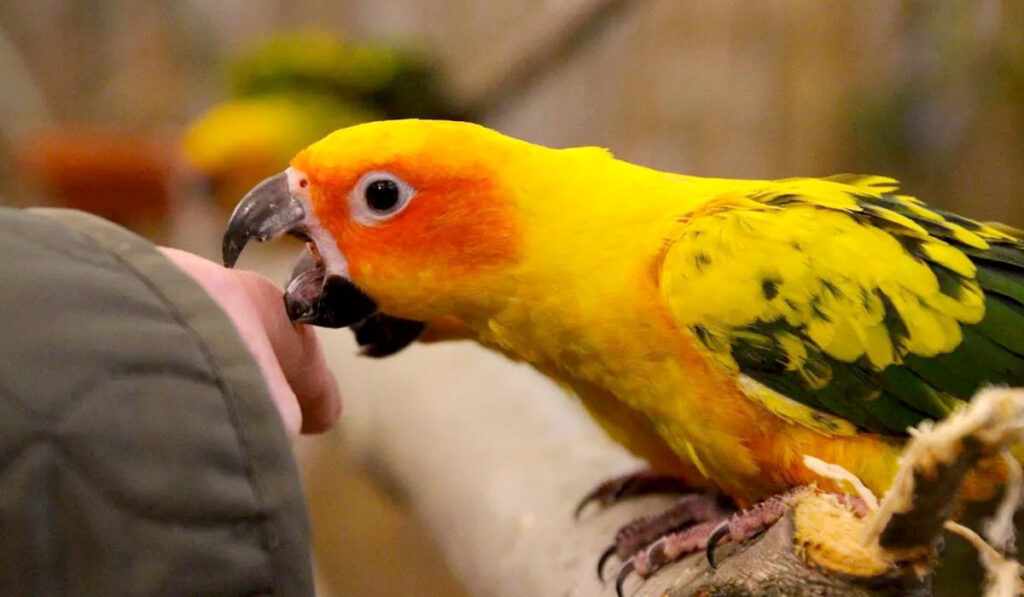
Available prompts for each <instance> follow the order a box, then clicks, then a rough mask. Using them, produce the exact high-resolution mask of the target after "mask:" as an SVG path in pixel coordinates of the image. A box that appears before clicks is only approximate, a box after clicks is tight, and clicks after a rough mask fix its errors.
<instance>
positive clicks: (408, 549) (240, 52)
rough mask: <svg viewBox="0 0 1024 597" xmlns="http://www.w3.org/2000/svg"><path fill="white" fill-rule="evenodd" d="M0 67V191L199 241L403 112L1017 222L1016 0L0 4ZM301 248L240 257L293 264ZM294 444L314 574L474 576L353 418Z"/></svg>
mask: <svg viewBox="0 0 1024 597" xmlns="http://www.w3.org/2000/svg"><path fill="white" fill-rule="evenodd" d="M0 80H2V81H3V83H2V84H0V201H2V202H3V203H6V204H12V205H40V204H46V205H65V206H72V207H77V208H80V209H87V210H89V211H93V212H95V213H98V214H100V215H103V216H105V217H108V218H110V219H113V220H115V221H117V222H120V223H122V224H125V225H127V226H129V227H131V228H133V229H135V230H137V231H139V232H140V233H142V234H145V235H147V236H149V237H150V238H152V239H154V240H155V241H157V242H161V243H165V244H172V245H175V246H180V247H183V248H187V249H190V250H193V251H195V252H198V253H201V254H204V255H206V256H209V257H216V255H217V251H218V246H219V238H220V233H221V229H222V226H223V223H224V222H225V221H226V218H227V215H228V213H229V211H230V208H231V207H232V206H233V205H234V203H235V202H236V201H237V200H238V199H239V198H240V197H241V195H242V194H243V193H244V192H245V191H246V190H247V189H248V188H249V187H251V186H252V185H253V184H254V183H255V182H257V181H259V180H260V179H262V178H264V177H265V176H268V175H270V174H273V173H275V172H277V171H280V170H281V169H283V168H284V167H285V165H286V163H287V160H288V158H289V157H290V156H291V155H292V154H294V153H295V151H297V150H298V149H299V148H301V147H303V146H305V145H306V144H308V143H309V142H311V141H313V140H315V139H317V138H319V137H320V136H322V135H323V134H325V133H326V132H329V131H330V130H333V129H335V128H339V127H342V126H346V125H349V124H353V123H356V122H360V121H365V120H372V119H380V118H400V117H411V116H419V117H434V118H457V119H467V120H476V121H479V122H482V123H484V124H487V125H488V126H491V127H493V128H496V129H498V130H501V131H502V132H505V133H507V134H511V135H514V136H518V137H521V138H524V139H527V140H530V141H534V142H538V143H542V144H547V145H552V146H571V145H581V144H586V145H600V146H604V147H608V148H610V149H612V150H613V151H614V153H615V154H616V155H617V156H618V157H621V158H623V159H626V160H629V161H633V162H639V163H642V164H645V165H649V166H653V167H656V168H660V169H666V170H673V171H678V172H685V173H689V174H697V175H707V176H723V177H756V178H770V177H788V176H797V175H805V176H819V175H828V174H833V173H837V172H873V173H879V174H886V175H890V176H894V177H896V178H899V179H900V180H902V181H903V183H904V189H905V190H906V191H907V192H908V193H911V194H914V195H917V196H919V197H921V198H922V199H924V200H925V201H927V202H929V203H932V204H935V205H938V206H942V207H944V208H947V209H952V210H955V211H959V212H961V213H963V214H964V215H968V216H972V217H975V218H979V219H985V220H1000V221H1003V222H1005V223H1007V224H1010V225H1014V226H1017V227H1020V226H1022V225H1024V3H1021V2H1016V1H1012V0H1005V1H1002V0H978V1H976V2H970V3H967V2H964V3H952V2H938V1H924V0H917V1H910V0H907V1H902V2H897V1H891V0H843V1H834V2H828V3H825V2H819V1H817V0H771V1H762V2H749V1H747V0H716V1H714V2H706V1H705V2H699V1H696V0H645V1H640V0H523V1H521V2H503V1H501V0H490V1H482V0H476V1H472V0H444V1H437V0H401V1H400V0H288V1H285V0H150V1H149V2H137V1H130V0H7V1H5V2H2V3H0ZM292 248H294V247H292ZM293 254H294V253H288V252H287V251H286V250H283V249H280V248H278V249H272V248H261V249H260V250H259V251H257V252H256V253H255V256H254V257H252V258H250V261H248V262H247V263H245V264H244V265H246V266H248V267H253V268H255V269H260V270H262V271H265V272H268V273H271V275H277V276H278V277H279V279H283V276H284V274H283V272H284V271H285V269H286V268H287V265H288V262H289V261H290V259H291V255H293ZM247 258H248V256H247ZM345 336H347V334H346V335H345ZM330 338H331V340H329V342H336V343H338V347H336V348H334V350H338V351H343V352H347V353H351V352H353V350H352V347H351V345H350V344H348V343H347V342H348V339H347V337H345V338H344V339H342V335H341V333H336V334H335V335H333V336H331V337H330ZM341 375H342V386H343V388H345V387H346V380H345V377H344V376H345V373H342V374H341ZM350 391H351V390H350ZM343 419H344V418H343ZM300 460H301V465H302V468H303V472H304V475H305V478H306V484H307V485H306V487H307V494H308V500H309V503H310V508H311V511H312V517H313V529H314V534H315V543H316V550H317V558H318V577H319V579H318V580H319V583H320V585H319V586H320V590H321V592H322V594H324V595H370V594H375V595H391V594H404V593H407V592H414V593H416V594H431V595H432V594H445V595H459V594H460V589H459V588H458V584H457V582H456V581H455V580H454V579H453V577H452V575H451V574H450V573H449V572H448V567H447V566H446V564H445V562H444V559H443V557H442V556H441V555H440V554H439V552H438V551H437V550H436V549H435V548H433V547H432V544H431V539H430V537H429V536H428V534H427V533H425V532H424V530H423V528H421V526H420V524H419V523H417V522H416V521H415V519H414V518H413V517H411V516H410V515H409V514H408V512H407V511H406V508H404V507H403V505H402V503H401V500H400V499H396V498H395V496H394V495H393V494H392V493H389V492H388V491H387V489H384V488H382V485H381V483H379V482H377V481H371V480H370V479H371V477H369V476H367V475H366V474H365V472H364V469H365V468H366V467H365V463H361V464H359V465H357V464H356V463H355V461H354V459H353V458H352V457H351V455H350V453H349V452H348V451H347V450H346V425H345V424H344V422H343V423H342V425H341V427H340V428H339V429H338V430H337V431H336V432H332V433H331V434H328V435H327V436H324V437H320V438H316V439H311V440H306V441H304V442H303V443H302V445H301V446H300ZM378 481H379V480H378ZM382 553H387V554H388V557H386V558H381V557H380V554H382ZM381 560H383V561H381ZM396 566H400V567H401V573H395V567H396Z"/></svg>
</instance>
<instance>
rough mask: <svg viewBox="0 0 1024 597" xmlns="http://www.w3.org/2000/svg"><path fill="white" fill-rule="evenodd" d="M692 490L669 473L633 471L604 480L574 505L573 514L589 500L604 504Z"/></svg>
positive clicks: (578, 514)
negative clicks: (654, 494) (619, 476)
mask: <svg viewBox="0 0 1024 597" xmlns="http://www.w3.org/2000/svg"><path fill="white" fill-rule="evenodd" d="M691 491H693V488H692V487H690V486H689V485H687V484H686V483H685V482H684V481H683V480H682V479H679V478H677V477H673V476H671V475H660V474H656V473H645V472H641V473H634V474H631V475H625V476H623V477H621V478H618V479H612V480H610V481H606V482H604V483H602V484H600V485H598V486H597V487H595V488H594V489H593V490H591V491H590V493H588V494H587V495H585V496H583V499H581V500H580V502H579V503H578V504H577V505H576V510H575V512H574V514H573V516H574V517H575V518H576V519H577V520H578V519H579V517H580V514H582V513H583V509H584V508H586V507H587V506H588V505H589V504H590V503H591V502H599V503H601V504H604V505H610V504H614V503H616V502H619V501H622V500H623V499H624V498H627V497H633V496H640V495H649V494H652V493H674V494H683V493H689V492H691Z"/></svg>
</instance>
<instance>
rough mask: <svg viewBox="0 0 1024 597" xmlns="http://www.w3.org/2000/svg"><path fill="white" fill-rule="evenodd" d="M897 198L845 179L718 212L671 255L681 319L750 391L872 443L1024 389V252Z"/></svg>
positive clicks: (737, 202)
mask: <svg viewBox="0 0 1024 597" xmlns="http://www.w3.org/2000/svg"><path fill="white" fill-rule="evenodd" d="M895 188H896V185H895V182H894V181H892V180H890V179H884V178H878V177H857V176H852V175H842V176H838V177H833V178H831V179H790V180H782V181H774V182H766V183H764V185H763V186H762V187H759V188H756V189H754V190H753V191H751V192H743V193H741V194H737V195H731V196H722V197H719V198H718V199H716V200H714V201H711V202H709V203H708V204H706V205H705V206H704V207H702V208H701V209H700V210H698V211H697V212H694V213H692V214H690V215H689V216H688V217H687V218H686V219H685V221H684V222H683V223H682V226H681V227H680V229H679V232H678V234H677V235H676V237H675V238H673V239H670V243H669V245H668V248H667V249H666V252H665V255H664V261H663V264H662V270H661V273H660V286H661V292H662V296H663V298H664V300H665V301H666V304H667V306H668V309H669V311H670V313H671V314H672V316H673V317H674V319H675V320H676V322H677V324H678V325H679V326H680V327H681V328H683V329H686V330H688V331H689V332H690V333H692V334H693V336H694V338H695V339H696V341H697V343H698V345H699V346H701V347H703V349H706V350H707V351H708V352H709V355H710V356H711V357H712V358H714V359H716V360H717V361H718V362H720V363H721V364H722V365H723V366H725V367H729V368H731V369H732V370H734V371H737V372H738V373H739V374H742V377H741V379H742V380H745V381H746V382H749V381H750V380H754V381H756V382H757V383H756V384H754V385H755V386H766V387H767V388H769V389H770V390H774V392H776V393H779V394H782V395H783V396H785V397H788V398H790V399H792V400H796V401H798V402H800V403H802V404H803V405H806V406H809V407H811V408H813V409H817V411H810V412H812V413H814V412H821V411H823V412H824V413H830V414H831V415H835V416H838V417H841V418H842V419H845V420H847V421H849V422H851V423H853V424H854V425H856V426H857V427H858V428H860V429H863V430H869V431H874V432H879V433H884V434H890V435H892V434H904V433H905V432H906V429H907V427H908V426H910V425H915V424H917V423H919V422H920V421H921V420H923V419H926V418H941V417H943V416H945V415H946V414H948V413H949V412H950V411H951V409H952V408H953V407H954V406H955V405H956V403H957V402H958V401H959V400H960V399H966V398H969V397H970V396H971V395H973V393H974V392H975V390H977V389H978V387H979V386H980V385H982V384H984V383H996V384H1022V383H1024V244H1022V243H1021V241H1019V240H1018V239H1016V238H1014V237H1012V236H1010V235H1008V234H1005V233H1003V232H1001V231H999V230H997V229H995V228H993V227H990V226H986V225H982V224H979V223H977V222H973V221H970V220H967V219H965V218H962V217H960V216H957V215H955V214H950V213H946V212H942V211H939V210H935V209H931V208H928V207H926V206H925V205H924V204H922V203H921V202H919V201H917V200H916V199H913V198H911V197H906V196H900V195H895V194H893V192H894V191H895ZM748 385H749V383H748ZM780 414H781V413H780Z"/></svg>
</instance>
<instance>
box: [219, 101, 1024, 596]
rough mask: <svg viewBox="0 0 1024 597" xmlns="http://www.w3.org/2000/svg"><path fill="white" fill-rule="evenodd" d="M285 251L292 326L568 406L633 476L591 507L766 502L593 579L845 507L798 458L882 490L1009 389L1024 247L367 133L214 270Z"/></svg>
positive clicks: (935, 221)
mask: <svg viewBox="0 0 1024 597" xmlns="http://www.w3.org/2000/svg"><path fill="white" fill-rule="evenodd" d="M285 233H290V234H292V235H295V236H298V237H300V238H302V239H304V240H306V241H308V242H309V247H310V252H309V255H308V256H307V258H306V259H305V260H304V261H303V262H302V263H301V264H300V265H299V267H297V269H296V272H295V274H294V277H293V279H292V281H291V283H290V284H289V285H288V288H287V290H286V306H287V309H288V311H289V314H290V316H291V317H292V318H293V319H294V320H296V321H303V322H308V323H313V324H318V325H325V326H331V327H342V326H350V325H351V326H353V327H354V329H355V331H356V334H357V340H358V341H359V343H360V344H361V345H363V346H364V348H365V350H366V351H367V352H368V353H369V354H371V355H375V356H381V355H386V354H390V353H392V352H394V351H396V350H399V349H401V348H402V347H404V346H405V345H407V344H408V343H409V342H412V341H413V340H414V339H416V338H417V337H419V336H421V335H422V336H424V337H429V338H430V339H443V338H472V339H474V340H476V341H478V342H479V343H481V344H483V345H484V346H487V347H490V348H493V349H495V350H498V351H501V352H502V353H504V354H506V355H508V356H510V357H512V358H514V359H520V360H523V361H526V362H528V363H530V364H531V365H533V366H534V367H536V368H537V369H538V370H540V371H542V372H543V373H545V374H547V375H549V376H551V377H553V378H555V379H557V380H559V381H560V382H562V383H563V384H564V385H567V386H569V387H571V388H572V390H573V391H574V392H575V393H576V394H577V395H578V396H579V398H580V400H581V401H582V403H583V405H584V406H585V407H586V408H587V409H588V411H589V412H590V414H591V415H593V417H594V418H595V419H596V420H597V422H598V423H599V424H600V425H601V426H602V427H603V428H604V429H605V430H606V431H607V432H608V434H609V435H610V436H611V437H612V438H614V439H615V440H617V441H618V442H620V443H621V444H622V445H623V446H625V447H626V448H628V449H629V450H631V451H632V452H633V453H635V454H637V455H638V456H640V457H642V458H645V459H646V460H647V462H649V463H650V467H651V471H650V472H647V473H640V474H637V475H634V476H628V477H624V478H622V479H619V480H616V481H613V482H611V483H609V484H606V485H604V486H602V487H601V488H599V489H598V490H596V491H595V493H593V494H592V495H591V496H589V497H590V498H593V499H597V500H598V501H602V502H606V503H607V502H610V501H614V500H616V499H618V498H620V497H622V496H623V495H628V494H630V493H643V492H644V491H654V490H657V489H664V488H665V479H666V478H673V479H679V480H681V483H682V484H683V485H685V486H686V487H690V488H692V489H699V490H713V491H719V492H722V493H724V494H725V495H727V496H729V497H730V498H732V499H733V500H734V501H735V503H736V504H738V505H739V506H741V507H750V506H752V505H754V504H757V503H758V502H761V501H763V500H767V501H765V502H763V503H762V504H760V505H758V506H757V507H754V508H751V509H749V510H748V511H747V512H748V513H749V515H748V516H747V518H746V519H744V518H743V517H741V516H736V515H732V516H730V512H729V509H728V508H726V507H722V506H721V504H720V502H713V501H710V500H711V498H708V499H706V500H696V501H694V500H691V501H690V502H689V505H687V506H686V507H681V508H679V509H677V512H676V514H674V515H673V516H670V517H669V519H671V522H672V524H670V525H664V524H663V525H661V527H659V528H643V526H644V525H643V524H642V523H640V524H639V526H637V525H634V527H633V528H632V533H625V534H621V533H620V535H632V536H633V538H632V539H630V537H625V538H623V537H620V538H619V539H618V540H617V542H616V544H615V545H613V547H612V549H610V551H609V552H606V554H605V557H603V558H602V563H603V560H604V559H605V558H606V557H607V556H608V555H609V554H610V553H616V554H618V555H619V557H621V558H623V559H629V558H633V559H632V560H630V561H631V562H633V564H632V565H631V567H630V568H629V569H630V570H635V571H637V572H639V573H640V574H641V575H647V574H650V573H651V572H653V570H654V569H656V568H657V567H658V566H660V565H663V564H664V563H665V562H667V561H671V560H673V559H678V557H680V556H681V555H683V554H685V553H686V552H687V551H694V550H699V549H702V548H705V547H707V546H709V545H710V546H712V547H713V545H714V543H715V542H716V541H718V540H721V539H723V538H724V539H725V540H729V539H732V540H739V539H742V538H744V537H746V536H749V535H750V534H751V533H753V532H755V530H756V529H757V528H758V527H763V525H764V524H769V523H771V522H772V521H773V520H775V519H777V518H778V517H779V516H781V513H782V512H784V511H785V508H786V504H787V502H786V500H785V499H783V498H773V496H778V495H782V496H785V495H786V492H788V491H789V490H791V489H793V488H797V487H800V486H803V485H806V484H809V483H812V482H816V483H818V484H819V486H824V487H825V488H827V489H829V490H832V491H837V492H838V491H841V490H842V489H841V487H838V486H830V485H828V482H827V481H823V480H822V479H821V478H820V477H818V476H817V475H816V474H815V473H814V472H812V471H811V470H809V469H808V468H806V467H805V466H804V464H803V457H804V456H805V455H810V456H814V457H817V458H819V459H821V460H824V461H826V462H830V463H835V464H838V465H840V466H842V467H844V468H845V469H847V470H849V471H851V472H852V473H853V474H855V475H856V476H857V477H859V478H860V479H861V480H863V481H864V483H865V484H867V486H868V487H869V488H871V489H872V490H873V491H875V492H876V493H877V494H881V493H884V491H885V490H886V489H887V487H888V486H889V484H890V482H891V481H892V478H893V475H894V472H895V471H896V467H897V458H898V456H899V454H900V450H901V446H902V445H903V444H904V443H905V441H906V439H907V437H908V435H907V428H908V427H910V426H912V425H916V424H918V423H920V422H921V421H923V420H926V419H941V418H943V417H945V416H946V415H948V414H949V413H950V412H952V411H953V410H954V409H956V408H957V407H958V406H959V405H961V404H962V403H964V401H966V400H967V399H969V398H970V397H971V396H972V395H973V394H974V392H975V391H976V390H977V389H978V388H979V387H980V386H982V385H983V384H1011V385H1014V384H1024V242H1022V241H1021V240H1020V239H1019V238H1018V237H1016V236H1015V235H1014V234H1013V231H1012V229H1007V228H997V227H995V226H989V225H984V224H981V223H978V222H975V221H972V220H969V219H967V218H964V217H961V216H958V215H955V214H952V213H948V212H944V211H942V210H939V209H935V208H931V207H928V206H926V205H925V204H924V203H922V202H921V201H919V200H917V199H915V198H913V197H909V196H906V195H901V194H898V193H897V183H896V182H895V181H894V180H892V179H889V178H883V177H879V176H856V175H839V176H833V177H829V178H821V179H817V178H792V179H785V180H729V179H711V178H699V177H694V176H684V175H680V174H673V173H666V172H660V171H657V170H652V169H649V168H644V167H641V166H637V165H634V164H630V163H627V162H624V161H620V160H617V159H614V158H613V157H612V156H611V155H610V154H609V153H608V152H607V151H606V150H603V149H599V148H593V147H582V148H572V149H550V148H547V147H542V146H538V145H534V144H530V143H527V142H525V141H521V140H517V139H513V138H510V137H507V136H504V135H501V134H499V133H497V132H494V131H491V130H489V129H486V128H484V127H481V126H477V125H473V124H468V123H461V122H447V121H421V120H401V121H384V122H375V123H369V124H362V125H358V126H354V127H351V128H346V129H342V130H339V131H336V132H334V133H333V134H331V135H329V136H327V137H326V138H324V139H323V140H321V141H318V142H317V143H314V144H313V145H311V146H310V147H308V148H306V149H305V150H303V151H301V152H300V153H299V154H298V155H297V156H296V157H295V158H294V159H293V160H292V161H291V167H290V168H288V169H287V170H286V171H285V172H283V173H281V174H279V175H277V176H274V177H272V178H269V179H267V180H266V181H264V182H263V183H261V184H260V185H259V186H257V187H256V188H255V189H253V190H252V191H251V192H250V193H249V194H248V195H247V196H246V197H245V198H244V199H243V200H242V202H241V203H240V204H239V206H238V207H237V208H236V211H235V213H234V215H233V216H232V219H231V221H230V223H229V226H228V229H227V231H226V233H225V238H224V261H225V263H226V264H227V265H229V266H230V265H233V264H234V263H235V261H236V259H237V258H238V255H239V254H240V252H241V251H242V248H243V247H244V245H245V244H246V242H247V241H248V240H249V239H252V238H255V239H257V240H260V241H264V240H269V239H271V238H274V237H276V236H279V235H282V234H285ZM1004 475H1005V469H1004V468H1002V467H1001V466H1000V465H999V463H994V462H993V463H991V465H988V466H981V467H980V468H979V470H977V471H974V473H973V474H971V475H969V476H968V478H967V481H966V482H965V485H964V488H963V490H962V494H963V496H964V497H967V498H973V499H984V498H988V497H990V496H992V494H993V492H994V490H995V489H996V488H997V487H998V486H999V484H1000V483H1001V482H1002V480H1003V477H1004ZM773 500H774V501H773ZM680 522H683V523H686V524H684V525H681V524H680ZM687 525H688V526H689V528H685V529H684V530H683V531H678V527H679V526H684V527H685V526H687ZM648 526H649V525H648ZM666 527H669V528H666ZM672 527H674V528H676V529H677V532H674V533H668V534H667V535H666V532H667V531H669V530H670V528H672ZM662 535H664V536H662ZM638 537H639V538H638ZM659 537H660V538H659ZM620 584H621V577H620Z"/></svg>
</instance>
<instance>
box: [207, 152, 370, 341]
mask: <svg viewBox="0 0 1024 597" xmlns="http://www.w3.org/2000/svg"><path fill="white" fill-rule="evenodd" d="M284 234H291V235H292V236H297V237H299V238H300V239H302V240H305V241H306V242H308V243H310V244H311V245H314V244H315V243H314V242H313V239H312V238H311V236H315V235H311V234H310V229H309V226H308V218H307V214H306V207H305V204H304V203H303V202H302V201H301V200H300V199H298V198H296V197H295V195H294V194H293V193H292V190H291V187H290V185H289V181H288V171H285V172H282V173H280V174H275V175H274V176H271V177H270V178H268V179H266V180H264V181H263V182H261V183H259V184H258V185H256V186H255V187H254V188H253V189H252V190H251V191H249V192H248V193H246V195H245V197H243V198H242V201H241V202H240V203H239V204H238V207H236V208H235V211H234V213H232V214H231V219H230V220H228V227H227V230H225V231H224V240H223V243H222V245H221V253H222V257H223V259H224V265H225V266H227V267H233V266H234V265H235V262H236V261H238V256H239V255H241V253H242V249H244V248H245V245H246V244H247V243H248V242H249V240H250V239H256V240H257V241H260V242H263V241H267V240H271V239H274V238H277V237H279V236H282V235H284ZM284 304H285V309H286V310H287V312H288V317H289V318H290V319H291V320H292V321H297V322H300V323H308V324H311V325H318V326H323V327H332V328H337V327H345V326H348V325H351V324H353V323H355V322H357V321H360V320H362V319H365V318H366V317H369V316H370V315H373V314H374V313H376V312H377V304H376V303H375V302H374V301H373V299H371V298H370V297H368V296H366V294H365V293H363V291H362V290H360V289H359V288H357V287H356V285H355V284H353V283H352V281H351V280H349V279H347V278H344V277H342V276H339V275H336V274H331V273H329V272H328V271H327V269H326V267H325V264H324V263H323V260H322V259H320V256H319V252H318V251H315V250H312V251H309V252H307V254H306V255H305V256H304V258H303V259H300V260H299V263H298V264H297V265H296V267H295V269H294V270H293V271H292V275H291V278H290V279H289V281H288V284H287V289H286V290H285V295H284Z"/></svg>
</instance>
